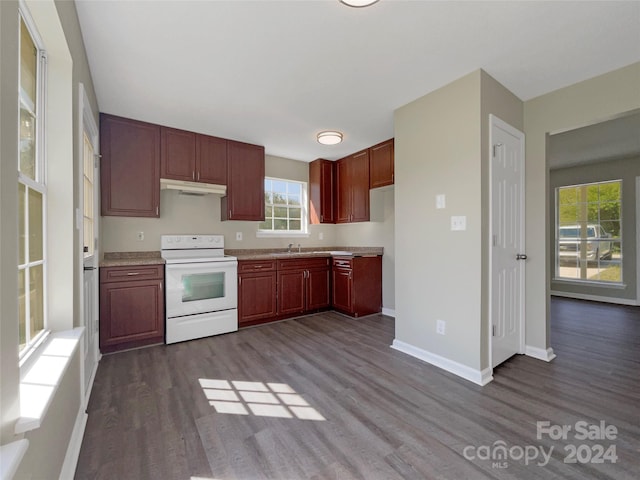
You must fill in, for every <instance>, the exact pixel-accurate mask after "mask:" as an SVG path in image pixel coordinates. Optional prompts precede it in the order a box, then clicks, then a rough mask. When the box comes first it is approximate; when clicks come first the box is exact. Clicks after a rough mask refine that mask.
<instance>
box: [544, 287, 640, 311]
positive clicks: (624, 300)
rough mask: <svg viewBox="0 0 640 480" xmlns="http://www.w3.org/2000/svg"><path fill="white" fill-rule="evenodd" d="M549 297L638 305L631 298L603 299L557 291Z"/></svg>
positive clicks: (597, 296)
mask: <svg viewBox="0 0 640 480" xmlns="http://www.w3.org/2000/svg"><path fill="white" fill-rule="evenodd" d="M551 296H553V297H564V298H576V299H578V300H591V301H592V302H604V303H613V304H615V305H631V306H632V307H635V306H638V305H640V303H638V301H637V300H634V299H632V298H616V297H603V296H602V295H588V294H586V293H573V292H559V291H557V290H552V291H551Z"/></svg>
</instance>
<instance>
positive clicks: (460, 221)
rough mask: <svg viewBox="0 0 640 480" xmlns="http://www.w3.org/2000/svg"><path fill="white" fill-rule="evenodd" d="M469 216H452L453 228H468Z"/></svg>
mask: <svg viewBox="0 0 640 480" xmlns="http://www.w3.org/2000/svg"><path fill="white" fill-rule="evenodd" d="M466 229H467V217H466V216H465V215H461V216H452V217H451V230H466Z"/></svg>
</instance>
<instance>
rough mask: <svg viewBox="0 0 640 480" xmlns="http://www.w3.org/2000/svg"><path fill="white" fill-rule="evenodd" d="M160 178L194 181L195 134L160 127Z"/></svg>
mask: <svg viewBox="0 0 640 480" xmlns="http://www.w3.org/2000/svg"><path fill="white" fill-rule="evenodd" d="M160 137H161V139H162V140H161V141H162V143H161V148H160V177H161V178H171V179H173V180H187V181H192V182H195V180H196V134H195V133H193V132H187V131H185V130H177V129H175V128H168V127H160Z"/></svg>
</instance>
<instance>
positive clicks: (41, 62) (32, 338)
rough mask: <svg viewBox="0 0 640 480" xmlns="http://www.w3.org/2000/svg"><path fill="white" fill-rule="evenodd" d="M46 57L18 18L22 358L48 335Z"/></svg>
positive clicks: (34, 35)
mask: <svg viewBox="0 0 640 480" xmlns="http://www.w3.org/2000/svg"><path fill="white" fill-rule="evenodd" d="M45 66H46V56H45V52H44V49H43V48H42V44H41V43H40V41H39V36H38V34H37V31H36V30H35V27H33V25H32V22H31V21H30V20H29V18H28V17H27V16H26V15H25V14H24V12H21V15H20V72H19V75H20V82H19V85H20V88H19V92H18V97H19V98H18V101H19V106H20V115H19V126H18V131H19V148H18V159H17V166H18V313H19V351H20V357H21V358H22V357H23V356H24V355H25V354H26V353H27V352H29V351H30V349H31V348H32V347H33V346H34V345H36V344H37V343H38V342H39V340H40V339H41V338H42V337H43V336H44V335H45V333H46V331H47V318H46V315H47V314H46V312H47V309H46V292H47V285H46V280H45V279H46V268H47V262H46V234H45V222H46V202H47V186H46V178H45V177H46V169H45V159H44V145H43V139H44V128H45V125H44V118H45V115H44V111H43V108H44V105H45V103H44V92H45Z"/></svg>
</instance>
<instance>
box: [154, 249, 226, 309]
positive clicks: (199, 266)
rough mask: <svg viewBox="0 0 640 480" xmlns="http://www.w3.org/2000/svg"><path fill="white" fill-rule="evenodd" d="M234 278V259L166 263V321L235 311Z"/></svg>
mask: <svg viewBox="0 0 640 480" xmlns="http://www.w3.org/2000/svg"><path fill="white" fill-rule="evenodd" d="M237 277H238V263H237V261H236V260H233V261H219V262H204V263H178V264H176V263H171V264H167V268H166V292H167V293H166V294H167V305H166V310H167V318H174V317H181V316H184V315H194V314H198V313H206V312H217V311H220V310H230V309H232V308H237V306H238V284H237V282H238V279H237Z"/></svg>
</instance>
